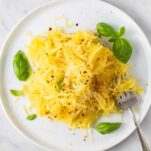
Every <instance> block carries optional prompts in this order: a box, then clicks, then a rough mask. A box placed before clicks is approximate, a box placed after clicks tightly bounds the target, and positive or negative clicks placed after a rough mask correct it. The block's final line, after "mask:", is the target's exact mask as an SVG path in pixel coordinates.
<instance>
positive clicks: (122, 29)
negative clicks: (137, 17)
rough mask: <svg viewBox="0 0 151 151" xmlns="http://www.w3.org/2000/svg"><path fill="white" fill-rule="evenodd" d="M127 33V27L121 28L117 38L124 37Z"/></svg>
mask: <svg viewBox="0 0 151 151" xmlns="http://www.w3.org/2000/svg"><path fill="white" fill-rule="evenodd" d="M125 31H126V29H125V27H121V28H120V29H119V32H117V36H118V37H122V36H123V35H124V34H125Z"/></svg>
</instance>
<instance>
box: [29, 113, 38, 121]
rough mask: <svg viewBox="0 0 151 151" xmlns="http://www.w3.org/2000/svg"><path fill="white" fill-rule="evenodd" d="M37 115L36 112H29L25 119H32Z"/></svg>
mask: <svg viewBox="0 0 151 151" xmlns="http://www.w3.org/2000/svg"><path fill="white" fill-rule="evenodd" d="M36 117H37V115H36V114H31V115H28V116H27V117H26V119H27V120H34V119H35V118H36Z"/></svg>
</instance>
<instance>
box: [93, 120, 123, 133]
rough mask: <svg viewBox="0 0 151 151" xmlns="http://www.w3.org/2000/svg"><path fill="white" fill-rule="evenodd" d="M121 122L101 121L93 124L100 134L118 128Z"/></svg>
mask: <svg viewBox="0 0 151 151" xmlns="http://www.w3.org/2000/svg"><path fill="white" fill-rule="evenodd" d="M120 126H121V123H108V122H102V123H100V124H98V125H97V126H95V130H96V131H98V132H99V133H101V134H108V133H111V132H113V131H115V130H117V129H118V128H120Z"/></svg>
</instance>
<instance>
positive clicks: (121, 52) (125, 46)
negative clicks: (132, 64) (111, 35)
mask: <svg viewBox="0 0 151 151" xmlns="http://www.w3.org/2000/svg"><path fill="white" fill-rule="evenodd" d="M113 53H114V55H115V57H116V58H117V59H118V60H120V61H121V62H123V63H127V61H128V60H129V59H130V57H131V55H132V47H131V45H130V43H129V41H128V40H127V39H124V38H120V39H117V40H116V41H115V42H114V43H113Z"/></svg>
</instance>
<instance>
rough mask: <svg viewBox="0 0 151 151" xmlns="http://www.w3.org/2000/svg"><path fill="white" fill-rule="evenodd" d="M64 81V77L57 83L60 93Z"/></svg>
mask: <svg viewBox="0 0 151 151" xmlns="http://www.w3.org/2000/svg"><path fill="white" fill-rule="evenodd" d="M63 80H64V77H62V78H61V79H60V80H59V81H58V82H57V85H58V88H59V91H61V90H62V82H63Z"/></svg>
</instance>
